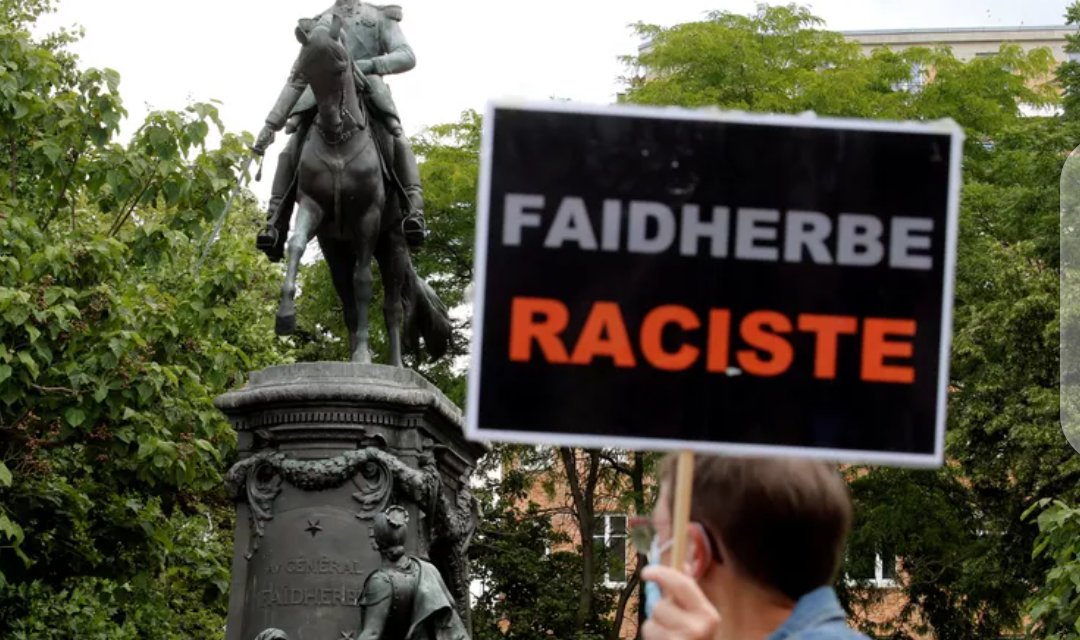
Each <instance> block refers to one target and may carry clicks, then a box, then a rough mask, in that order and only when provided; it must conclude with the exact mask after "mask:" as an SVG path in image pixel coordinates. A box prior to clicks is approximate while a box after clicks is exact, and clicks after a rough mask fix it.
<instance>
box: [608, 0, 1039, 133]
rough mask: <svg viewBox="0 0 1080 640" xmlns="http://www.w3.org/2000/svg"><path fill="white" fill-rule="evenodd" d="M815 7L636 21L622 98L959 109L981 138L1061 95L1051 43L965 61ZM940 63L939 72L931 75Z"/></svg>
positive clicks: (862, 110) (906, 114)
mask: <svg viewBox="0 0 1080 640" xmlns="http://www.w3.org/2000/svg"><path fill="white" fill-rule="evenodd" d="M821 25H822V21H821V20H820V19H819V18H817V17H815V16H814V15H812V14H811V13H810V11H809V9H807V8H806V7H800V6H796V5H788V6H770V5H764V4H763V5H759V6H758V10H757V12H756V13H754V14H752V15H749V16H743V15H738V14H733V13H730V12H727V11H714V12H711V13H709V14H708V16H707V18H706V20H704V21H701V22H691V23H686V24H680V25H676V26H673V27H670V28H663V27H659V26H656V25H649V24H637V25H635V27H634V28H635V31H636V32H637V34H638V35H640V36H642V37H644V38H647V39H648V40H649V41H650V42H651V46H650V47H648V48H647V49H646V50H645V51H643V52H642V53H640V54H639V55H637V56H628V57H626V58H624V63H626V65H627V66H628V67H629V69H630V71H631V75H630V76H629V77H627V78H624V81H625V83H626V85H627V89H626V92H625V93H624V95H623V100H625V101H627V102H634V103H639V104H660V105H680V106H685V107H721V108H725V109H743V110H748V111H760V112H772V113H798V112H802V111H813V112H816V113H817V114H819V115H826V116H850V117H870V118H888V119H937V118H945V117H950V118H953V119H954V120H956V121H957V122H959V123H960V124H961V125H963V126H964V127H965V128H966V129H967V130H968V133H969V134H971V137H972V144H975V143H977V142H979V141H980V140H981V136H983V135H986V134H989V133H991V132H993V131H995V130H997V129H998V128H1000V127H1001V126H1003V125H1005V124H1007V123H1008V122H1010V121H1011V120H1013V119H1015V118H1016V117H1017V116H1018V115H1019V113H1020V112H1019V103H1020V102H1023V103H1027V104H1032V105H1048V104H1052V103H1054V102H1055V100H1056V94H1055V92H1054V90H1053V87H1052V86H1051V85H1050V84H1049V83H1039V84H1034V83H1032V84H1030V86H1029V82H1028V81H1029V80H1032V79H1041V78H1043V77H1044V76H1046V77H1048V76H1049V73H1050V72H1051V71H1052V69H1053V66H1054V64H1055V63H1054V60H1053V56H1052V55H1051V53H1050V51H1049V50H1048V49H1045V48H1042V49H1035V50H1033V51H1030V52H1027V53H1025V52H1024V51H1023V50H1021V49H1020V47H1019V46H1015V45H1003V46H1002V47H1001V49H1000V51H999V52H998V54H997V55H996V56H991V57H986V58H978V59H975V60H973V61H971V62H967V63H963V62H960V61H958V60H957V59H956V58H955V57H953V55H952V53H951V52H950V51H949V50H948V49H927V48H920V47H916V48H911V49H906V50H904V51H903V52H899V53H898V52H893V51H890V50H888V49H879V50H877V51H875V52H874V53H873V55H871V56H863V55H862V54H861V53H860V46H859V45H858V44H857V43H855V42H850V41H847V40H845V39H844V37H843V36H841V35H840V34H839V33H835V32H831V31H826V30H822V29H820V28H819V27H820V26H821ZM931 71H932V81H930V79H931Z"/></svg>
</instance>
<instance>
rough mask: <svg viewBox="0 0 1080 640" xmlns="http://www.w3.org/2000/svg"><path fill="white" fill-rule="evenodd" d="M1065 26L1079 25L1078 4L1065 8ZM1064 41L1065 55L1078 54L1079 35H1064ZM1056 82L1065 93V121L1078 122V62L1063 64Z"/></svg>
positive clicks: (1079, 89) (1079, 99)
mask: <svg viewBox="0 0 1080 640" xmlns="http://www.w3.org/2000/svg"><path fill="white" fill-rule="evenodd" d="M1065 24H1068V25H1072V26H1076V25H1080V2H1075V1H1074V2H1073V3H1072V4H1070V5H1069V6H1068V7H1067V8H1066V10H1065ZM1065 40H1066V42H1065V53H1066V54H1073V53H1080V33H1071V34H1066V36H1065ZM1057 81H1058V84H1060V85H1061V88H1062V89H1063V90H1064V91H1065V99H1064V101H1063V106H1064V107H1065V119H1067V120H1080V62H1077V61H1076V60H1066V61H1065V62H1063V63H1062V64H1061V66H1059V67H1058V70H1057Z"/></svg>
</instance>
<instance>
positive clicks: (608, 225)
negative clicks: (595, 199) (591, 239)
mask: <svg viewBox="0 0 1080 640" xmlns="http://www.w3.org/2000/svg"><path fill="white" fill-rule="evenodd" d="M621 232H622V202H619V201H618V200H604V231H603V234H604V237H603V239H602V240H601V241H600V242H601V246H602V247H603V248H604V251H618V250H619V240H620V237H619V236H620V235H621Z"/></svg>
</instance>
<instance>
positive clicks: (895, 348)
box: [862, 318, 915, 384]
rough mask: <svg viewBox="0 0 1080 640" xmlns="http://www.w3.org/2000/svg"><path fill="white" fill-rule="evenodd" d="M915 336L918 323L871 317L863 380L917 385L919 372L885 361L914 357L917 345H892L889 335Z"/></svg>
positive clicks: (867, 325)
mask: <svg viewBox="0 0 1080 640" xmlns="http://www.w3.org/2000/svg"><path fill="white" fill-rule="evenodd" d="M890 335H892V336H912V337H914V335H915V321H914V320H888V319H885V318H867V319H866V321H865V322H864V323H863V353H862V379H863V380H866V381H868V382H901V383H907V384H911V383H913V382H915V369H914V368H913V367H901V366H896V365H887V364H885V358H889V357H892V358H911V356H912V354H913V353H914V352H915V345H913V344H912V343H911V342H890V341H888V340H886V338H887V337H888V336H890Z"/></svg>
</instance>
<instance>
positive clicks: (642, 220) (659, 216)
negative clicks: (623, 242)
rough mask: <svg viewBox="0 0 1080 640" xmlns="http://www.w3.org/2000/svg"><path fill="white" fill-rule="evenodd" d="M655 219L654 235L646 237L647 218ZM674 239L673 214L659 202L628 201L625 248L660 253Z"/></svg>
mask: <svg viewBox="0 0 1080 640" xmlns="http://www.w3.org/2000/svg"><path fill="white" fill-rule="evenodd" d="M650 219H652V220H655V221H656V235H655V236H653V237H651V238H650V237H648V228H649V220H650ZM674 240H675V214H674V213H672V212H671V209H670V208H669V207H668V206H667V205H664V204H660V203H659V202H640V201H637V200H633V201H631V202H630V233H629V238H627V249H628V250H629V251H633V252H634V253H661V252H663V251H666V250H667V248H668V247H670V246H671V243H672V242H673V241H674Z"/></svg>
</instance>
